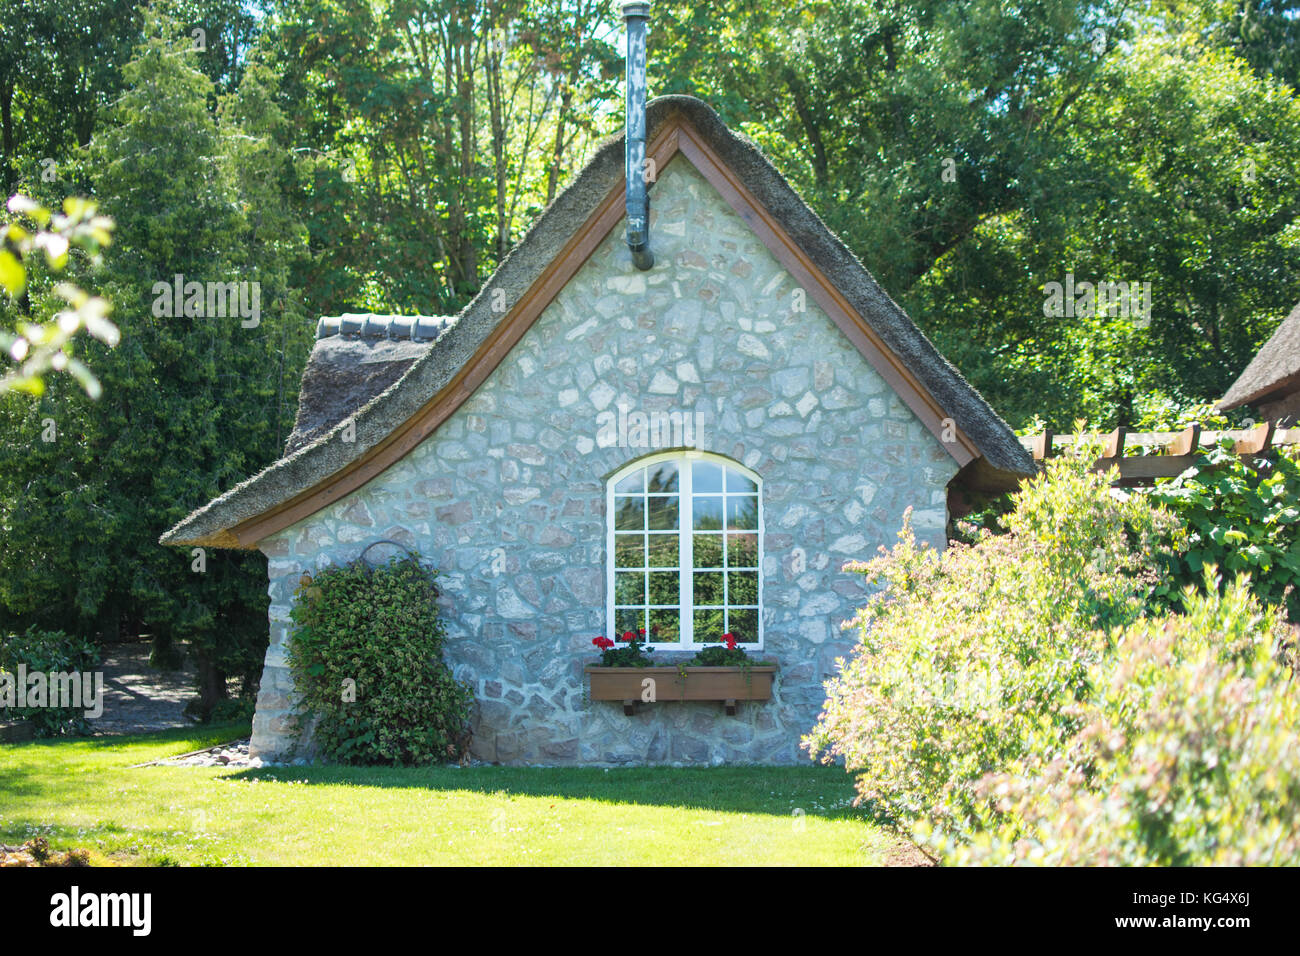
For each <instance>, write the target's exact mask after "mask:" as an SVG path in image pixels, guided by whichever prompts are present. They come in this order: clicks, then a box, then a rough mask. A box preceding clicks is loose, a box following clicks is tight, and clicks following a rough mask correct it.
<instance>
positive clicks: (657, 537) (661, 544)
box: [648, 534, 678, 568]
mask: <svg viewBox="0 0 1300 956" xmlns="http://www.w3.org/2000/svg"><path fill="white" fill-rule="evenodd" d="M677 543H678V538H677V535H675V534H652V535H650V550H649V554H650V563H649V565H648V566H649V567H652V568H675V567H677V566H678V560H677V551H678V547H677Z"/></svg>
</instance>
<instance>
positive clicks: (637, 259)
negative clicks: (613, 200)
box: [623, 0, 655, 272]
mask: <svg viewBox="0 0 1300 956" xmlns="http://www.w3.org/2000/svg"><path fill="white" fill-rule="evenodd" d="M649 19H650V4H649V3H646V2H644V0H636V2H632V3H625V4H623V20H624V21H625V22H626V23H627V122H626V123H625V136H624V142H625V149H624V163H623V171H624V174H625V176H626V178H627V247H628V249H629V250H631V252H632V262H633V263H634V264H635V265H636V267H637V268H638V269H640V270H641V271H642V272H644V271H646V270H647V269H649V268H651V267H652V266H653V265H654V264H655V257H654V255H653V254H652V253H651V252H650V196H649V193H648V192H647V190H646V176H645V136H646V106H645V102H646V77H645V44H646V41H645V34H646V21H647V20H649Z"/></svg>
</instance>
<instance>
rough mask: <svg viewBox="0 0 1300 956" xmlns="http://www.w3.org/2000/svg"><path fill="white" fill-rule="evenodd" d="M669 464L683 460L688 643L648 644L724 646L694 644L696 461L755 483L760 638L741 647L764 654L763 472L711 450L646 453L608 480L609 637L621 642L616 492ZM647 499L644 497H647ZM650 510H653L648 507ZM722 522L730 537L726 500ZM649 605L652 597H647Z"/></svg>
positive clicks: (683, 604)
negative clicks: (656, 467)
mask: <svg viewBox="0 0 1300 956" xmlns="http://www.w3.org/2000/svg"><path fill="white" fill-rule="evenodd" d="M664 461H676V462H679V463H680V464H679V467H678V469H677V474H678V480H677V484H678V487H677V494H678V507H677V513H678V520H677V535H678V541H677V565H678V567H677V578H678V607H679V608H680V614H681V622H682V623H681V635H682V638H683V640H680V641H650V640H648V638H649V634H647V635H646V637H647V641H646V644H647V646H649V647H653V648H655V650H681V651H698V650H702V649H703V648H706V647H716V646H718V644H719V641H718V640H717V639H714V640H711V641H704V642H697V641H696V640H695V614H694V608H695V596H694V593H693V590H692V588H693V583H694V574H695V571H696V570H697V569H696V567H695V542H694V539H693V535H692V531H693V529H692V527H691V525H692V523H693V514H694V488H693V475H694V463H695V462H712V463H714V464H717V465H720V466H722V467H723V468H724V469H726V468H730V469H732V470H733V471H738V472H740V473H741V474H742V475H744V476H745V477H746V478H748V479H749V480H750V481H752V482H754V486H755V488H756V489H757V492H756V494H757V498H758V522H757V523H758V530H757V532H756V533H757V534H758V558H757V561H756V562H755V566H756V568H757V569H758V571H757V573H758V640H757V641H747V642H745V641H742V642H740V643H738V644H737V645H736V646H737V647H743V648H745V649H747V650H760V649H762V647H763V539H764V538H765V537H766V533H765V528H764V526H763V479H762V478H761V477H759V475H758V474H756V473H755V472H753V471H752V470H750V469H749V468H746V467H745V466H744V465H742V464H740V463H739V462H737V461H734V460H732V459H730V458H725V457H723V456H722V455H714V454H710V453H709V452H703V451H696V450H693V449H688V450H686V451H669V452H660V453H658V454H654V455H646V456H645V457H643V458H638V459H636V460H635V461H632V462H629V463H628V464H626V465H624V466H623V467H622V468H620V469H619V470H618V471H616V472H614V473H613V474H612V475H610V476H609V478H607V479H606V480H605V620H606V621H607V622H608V624H609V636H610V638H611V639H612V640H614V641H615V642H616V643H617V642H618V640H619V637H620V635H619V633H615V631H616V630H617V620H616V618H615V614H614V604H615V594H614V581H615V578H614V574H615V568H614V562H615V554H614V521H615V513H614V488H615V487H616V486H617V485H618V483H619V482H620V481H622V480H623V479H624V478H626V477H627V476H628V475H630V474H632V473H633V472H636V471H640V470H642V469H643V468H647V467H649V466H652V465H656V464H658V463H660V462H664ZM681 464H689V465H690V467H681ZM642 497H643V498H644V497H645V494H644V493H643V494H642ZM646 510H647V512H648V508H647V509H646ZM723 522H724V530H723V535H724V537H725V535H726V533H727V532H726V530H725V522H726V498H724V499H723ZM645 598H646V601H647V604H648V602H649V594H646V595H645Z"/></svg>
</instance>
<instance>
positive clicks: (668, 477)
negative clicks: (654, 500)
mask: <svg viewBox="0 0 1300 956" xmlns="http://www.w3.org/2000/svg"><path fill="white" fill-rule="evenodd" d="M646 490H647V491H648V492H650V493H651V494H654V493H655V492H664V491H674V492H675V491H677V462H675V461H665V462H662V463H660V464H658V465H650V466H649V467H647V468H646Z"/></svg>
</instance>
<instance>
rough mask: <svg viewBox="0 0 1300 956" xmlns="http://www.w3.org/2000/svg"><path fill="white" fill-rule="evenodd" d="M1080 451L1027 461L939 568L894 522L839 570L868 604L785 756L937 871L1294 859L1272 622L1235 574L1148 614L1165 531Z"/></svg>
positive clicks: (1291, 771)
mask: <svg viewBox="0 0 1300 956" xmlns="http://www.w3.org/2000/svg"><path fill="white" fill-rule="evenodd" d="M1094 457H1095V450H1094V449H1085V448H1081V449H1080V454H1079V455H1078V456H1077V457H1066V458H1062V459H1057V460H1053V461H1051V462H1049V464H1048V469H1047V473H1046V474H1045V475H1044V476H1041V477H1039V478H1037V479H1034V480H1033V481H1030V482H1027V483H1026V484H1025V486H1024V488H1023V489H1022V490H1021V491H1020V492H1019V493H1018V494H1017V495H1016V498H1015V510H1014V511H1013V512H1012V513H1011V514H1010V515H1008V517H1007V519H1006V522H1007V525H1008V529H1009V533H1008V534H1006V535H1002V536H992V535H989V534H985V535H983V536H982V537H981V538H980V539H979V540H978V541H977V543H975V544H974V545H960V544H954V545H952V546H950V547H949V549H948V550H947V551H946V552H945V553H944V554H943V555H942V556H940V555H938V554H936V553H935V552H934V551H933V550H929V549H926V548H924V547H921V548H918V547H917V545H916V542H915V539H914V537H913V535H912V533H911V530H910V524H909V522H906V521H905V523H904V528H903V532H902V533H901V534H900V536H899V537H900V541H899V544H898V545H897V546H896V547H895V548H894V549H893V551H892V552H890V553H888V554H886V555H884V556H882V557H880V558H877V559H875V560H873V561H871V562H868V563H864V564H855V565H853V566H851V567H852V569H853V570H857V571H860V572H862V573H864V574H866V575H867V576H868V577H869V578H870V579H871V580H872V581H874V582H880V583H883V584H884V585H885V591H884V592H883V593H881V594H878V595H877V596H875V597H874V598H873V599H872V600H871V601H870V602H869V603H868V604H867V606H866V607H865V608H863V609H862V611H861V612H860V613H859V615H858V616H857V618H856V619H855V621H854V622H853V623H854V624H855V625H856V626H857V628H858V629H859V632H860V634H861V645H860V646H859V647H858V649H857V650H856V651H855V653H854V655H853V657H852V658H851V659H850V660H849V661H847V662H841V672H840V674H839V676H838V677H837V678H836V679H835V680H834V681H832V682H830V683H829V684H828V699H827V701H826V704H825V709H824V711H823V713H822V715H821V718H820V721H819V723H818V725H817V727H816V728H815V730H814V732H813V733H812V734H811V735H810V736H809V737H808V738H806V740H805V745H806V746H808V747H809V748H810V749H811V750H812V751H813V752H814V753H820V754H821V755H822V757H823V759H824V760H826V761H830V760H834V759H841V760H843V761H844V763H845V765H846V767H847V768H848V769H849V771H850V772H853V773H855V774H857V775H858V778H857V787H858V791H859V795H860V799H861V800H863V801H867V802H870V803H871V804H873V805H874V807H875V808H876V809H877V810H878V811H879V812H881V813H882V814H883V815H885V816H886V817H887V818H889V819H891V820H892V821H893V822H894V824H895V825H897V826H898V827H899V828H901V829H903V830H904V831H906V832H908V833H910V834H911V835H912V836H913V837H914V838H915V839H916V840H917V841H918V843H919V844H920V845H921V846H922V847H923V848H924V849H926V850H927V852H930V853H931V854H933V855H934V856H936V857H937V858H939V859H941V860H944V861H948V862H1017V861H1024V862H1053V863H1085V862H1086V863H1104V862H1110V863H1116V862H1125V863H1148V862H1165V863H1168V862H1184V863H1186V862H1218V861H1221V860H1229V859H1233V858H1234V854H1235V855H1236V858H1238V859H1241V860H1255V861H1263V860H1264V859H1269V860H1271V861H1273V862H1280V861H1282V860H1295V859H1296V857H1297V854H1298V852H1300V851H1298V849H1297V848H1298V847H1300V842H1297V839H1296V818H1295V815H1294V810H1293V809H1288V808H1293V807H1294V806H1295V794H1296V792H1297V786H1298V785H1300V768H1297V766H1296V764H1297V761H1298V760H1300V757H1297V755H1296V753H1295V748H1294V745H1293V744H1292V743H1291V741H1293V739H1294V727H1295V717H1296V702H1295V690H1294V684H1293V683H1291V684H1287V683H1285V682H1284V681H1282V680H1280V679H1279V674H1280V673H1281V672H1282V668H1281V666H1280V665H1277V664H1276V663H1273V661H1274V658H1273V657H1272V656H1270V655H1272V654H1274V653H1275V652H1277V651H1278V649H1279V648H1280V647H1282V646H1283V645H1282V644H1281V643H1280V641H1281V639H1282V634H1283V632H1282V631H1281V630H1280V629H1279V628H1280V624H1279V622H1278V619H1277V617H1276V615H1274V614H1272V613H1271V612H1265V610H1264V609H1263V608H1262V607H1261V606H1260V605H1259V604H1258V602H1257V601H1256V600H1255V599H1254V598H1252V597H1251V596H1250V595H1249V593H1248V592H1247V590H1246V587H1247V585H1246V584H1245V583H1244V582H1238V583H1236V584H1233V585H1232V586H1230V587H1229V588H1228V589H1227V593H1226V594H1225V595H1223V596H1222V597H1220V596H1219V595H1218V594H1217V592H1215V593H1214V596H1213V597H1211V598H1197V597H1194V596H1192V595H1191V594H1190V593H1189V595H1188V596H1187V598H1186V613H1185V614H1180V615H1169V614H1167V613H1164V612H1163V610H1162V611H1161V616H1160V617H1154V618H1153V617H1149V616H1148V614H1149V613H1150V609H1151V608H1153V607H1155V606H1156V605H1154V604H1153V603H1151V602H1150V601H1149V599H1150V598H1151V597H1152V595H1153V593H1154V591H1155V587H1156V585H1157V583H1158V581H1157V570H1156V569H1157V568H1159V567H1160V566H1161V565H1162V562H1163V561H1164V560H1166V559H1167V555H1165V554H1161V553H1158V552H1157V550H1156V548H1157V547H1158V546H1159V543H1160V542H1161V541H1162V540H1169V539H1170V538H1171V537H1172V536H1173V535H1174V533H1175V532H1174V529H1173V527H1172V525H1171V521H1170V519H1169V516H1168V515H1167V514H1166V513H1164V512H1163V511H1162V510H1160V509H1157V508H1153V507H1152V506H1151V505H1150V503H1149V502H1148V501H1146V500H1145V499H1143V498H1141V497H1136V496H1132V497H1130V496H1125V495H1122V494H1115V493H1112V490H1111V488H1110V481H1111V477H1112V476H1110V475H1102V474H1093V473H1091V471H1090V467H1089V463H1090V462H1091V461H1092V460H1093V458H1094ZM1288 653H1293V652H1288ZM1248 688H1254V689H1255V690H1254V696H1252V695H1250V694H1247V693H1246V691H1247V689H1248ZM1287 748H1290V752H1289V754H1288V753H1284V751H1287ZM1270 768H1272V769H1271V772H1270ZM1216 775H1217V777H1216ZM1288 793H1289V794H1290V797H1288V796H1287V794H1288ZM1270 840H1271V841H1272V842H1269V841H1270ZM1234 847H1235V848H1236V849H1233V848H1234Z"/></svg>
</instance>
